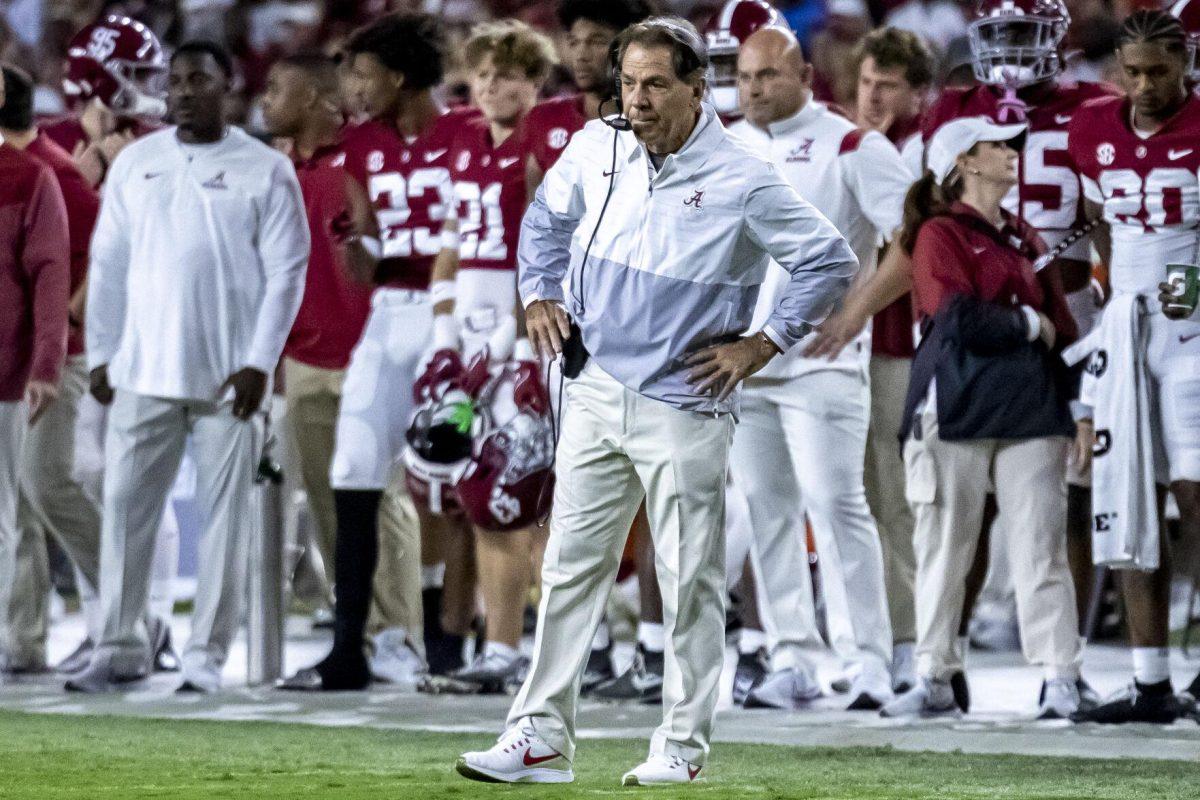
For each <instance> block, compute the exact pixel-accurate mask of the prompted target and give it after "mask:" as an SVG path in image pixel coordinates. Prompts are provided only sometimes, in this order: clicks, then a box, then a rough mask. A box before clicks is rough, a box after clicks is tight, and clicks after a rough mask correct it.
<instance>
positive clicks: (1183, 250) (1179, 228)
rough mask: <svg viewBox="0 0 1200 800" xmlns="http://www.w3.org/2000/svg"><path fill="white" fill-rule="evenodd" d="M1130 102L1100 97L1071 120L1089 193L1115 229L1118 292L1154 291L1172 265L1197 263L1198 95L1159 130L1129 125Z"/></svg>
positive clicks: (1073, 147)
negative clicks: (1138, 130)
mask: <svg viewBox="0 0 1200 800" xmlns="http://www.w3.org/2000/svg"><path fill="white" fill-rule="evenodd" d="M1130 110H1131V109H1130V104H1129V100H1128V99H1126V98H1121V97H1113V98H1105V99H1103V100H1095V101H1093V102H1091V103H1088V104H1087V105H1085V106H1084V107H1083V108H1081V109H1079V111H1078V112H1076V114H1075V118H1074V119H1073V120H1072V121H1071V128H1070V138H1069V143H1068V147H1069V148H1070V155H1071V158H1072V160H1073V161H1074V164H1075V166H1076V168H1077V169H1078V170H1079V174H1080V175H1081V176H1082V177H1083V189H1084V193H1085V194H1086V196H1087V198H1088V199H1089V200H1091V201H1092V202H1095V203H1103V205H1104V219H1105V221H1106V222H1107V223H1108V224H1109V226H1110V228H1111V231H1112V263H1111V264H1110V265H1109V273H1110V274H1109V280H1110V282H1111V283H1112V287H1113V290H1114V291H1121V292H1136V293H1140V294H1148V295H1151V296H1156V295H1157V294H1158V284H1159V283H1160V282H1161V281H1162V280H1163V277H1164V276H1165V274H1166V271H1165V267H1166V265H1167V264H1175V263H1188V264H1195V263H1196V257H1197V245H1198V242H1197V225H1198V224H1200V98H1198V97H1197V96H1196V95H1194V94H1193V95H1190V96H1189V97H1188V99H1187V101H1186V102H1185V103H1184V106H1183V108H1181V109H1180V110H1179V111H1178V112H1177V113H1176V114H1175V116H1173V117H1171V119H1169V120H1167V122H1166V124H1164V125H1163V126H1162V128H1160V129H1159V130H1158V131H1157V132H1156V133H1154V134H1152V135H1150V136H1143V135H1139V134H1137V133H1135V132H1134V131H1133V129H1132V127H1131V120H1130Z"/></svg>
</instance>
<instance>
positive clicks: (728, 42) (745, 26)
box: [704, 0, 788, 116]
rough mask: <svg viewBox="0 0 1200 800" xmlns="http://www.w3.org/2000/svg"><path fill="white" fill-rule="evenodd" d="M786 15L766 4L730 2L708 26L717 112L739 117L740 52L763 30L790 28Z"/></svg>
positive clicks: (749, 0)
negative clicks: (744, 44) (738, 58)
mask: <svg viewBox="0 0 1200 800" xmlns="http://www.w3.org/2000/svg"><path fill="white" fill-rule="evenodd" d="M787 26H788V24H787V21H786V20H784V18H783V15H782V14H780V13H779V11H778V10H777V9H776V8H775V7H774V6H773V5H771V4H770V3H768V2H766V0H728V2H727V3H725V5H723V6H722V7H721V10H720V11H718V12H717V13H715V14H713V16H712V19H710V20H709V21H708V24H707V25H705V26H704V41H705V44H706V45H708V59H709V63H710V64H711V65H712V69H711V72H710V74H709V80H708V86H709V90H710V91H711V92H712V102H713V105H714V106H715V107H716V109H717V111H718V112H719V113H721V114H724V115H726V116H730V115H734V114H738V113H739V109H738V92H737V57H738V48H739V47H741V46H742V44H743V43H744V42H745V41H746V40H747V39H749V38H750V36H751V34H753V33H754V32H755V31H757V30H759V29H760V28H786V27H787Z"/></svg>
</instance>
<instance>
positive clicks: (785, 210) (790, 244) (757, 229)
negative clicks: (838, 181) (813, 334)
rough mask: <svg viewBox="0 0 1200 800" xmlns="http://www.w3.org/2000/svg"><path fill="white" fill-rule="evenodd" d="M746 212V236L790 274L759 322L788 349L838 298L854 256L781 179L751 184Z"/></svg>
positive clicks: (852, 267)
mask: <svg viewBox="0 0 1200 800" xmlns="http://www.w3.org/2000/svg"><path fill="white" fill-rule="evenodd" d="M745 217H746V227H747V233H748V234H749V236H750V239H751V240H752V241H753V242H754V243H755V244H757V245H758V246H759V247H761V248H762V249H763V250H765V251H766V252H767V253H768V254H770V256H771V257H772V258H774V259H775V260H776V261H777V262H778V263H779V265H780V266H782V267H783V268H784V269H785V270H787V271H788V273H789V274H790V275H791V278H790V280H789V281H788V284H787V287H786V288H785V289H784V290H783V295H782V296H781V297H780V298H779V302H778V303H777V304H776V305H775V308H774V309H773V310H772V311H771V315H770V316H769V317H768V318H767V323H766V325H765V326H764V327H763V333H765V334H766V335H767V336H768V337H769V338H770V339H771V341H772V342H774V343H775V344H776V345H777V346H778V347H779V349H780V350H782V351H784V352H786V351H787V350H788V349H789V348H791V347H792V345H794V344H796V342H798V341H800V340H801V339H803V338H804V336H805V335H806V334H807V333H808V332H809V331H811V330H812V329H813V327H814V326H815V325H817V324H818V323H820V322H821V321H822V320H824V319H825V316H826V315H827V314H828V313H829V310H830V309H831V308H832V307H833V306H834V304H835V303H837V302H838V301H839V300H841V298H842V296H843V295H844V294H845V293H846V289H847V288H849V286H850V280H851V278H853V277H854V274H855V272H857V270H858V259H857V258H855V256H854V252H853V251H852V250H851V249H850V245H849V244H847V243H846V240H845V239H844V238H842V235H841V234H840V233H838V231H837V229H836V228H835V227H833V223H831V222H830V221H829V220H828V219H826V218H825V217H824V215H822V214H821V212H820V211H817V209H815V208H813V206H812V205H810V204H809V203H808V202H806V201H805V200H804V199H803V198H801V197H800V195H799V194H797V193H796V191H795V190H794V189H792V187H790V186H788V185H787V184H785V183H783V182H782V181H774V182H770V183H767V184H766V185H763V186H758V187H756V188H754V189H752V190H751V191H750V193H749V195H748V196H747V198H746V210H745Z"/></svg>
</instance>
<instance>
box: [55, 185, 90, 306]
mask: <svg viewBox="0 0 1200 800" xmlns="http://www.w3.org/2000/svg"><path fill="white" fill-rule="evenodd" d="M57 177H58V185H59V188H61V189H62V195H63V201H64V203H65V204H66V208H67V225H68V228H69V232H70V246H71V287H72V288H74V287H77V286H79V284H81V283H82V282H83V279H84V276H85V275H86V274H87V261H88V246H89V244H90V243H91V240H92V229H93V228H95V227H96V217H97V215H99V213H100V196H99V195H98V194H97V193H96V190H95V189H93V188H92V187H91V186H90V185H89V184H88V182H87V181H86V180H84V177H83V176H82V175H80V174H79V173H78V172H75V173H74V174H63V173H61V172H60V173H58V174H57Z"/></svg>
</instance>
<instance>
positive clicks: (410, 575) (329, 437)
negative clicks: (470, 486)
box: [284, 358, 424, 652]
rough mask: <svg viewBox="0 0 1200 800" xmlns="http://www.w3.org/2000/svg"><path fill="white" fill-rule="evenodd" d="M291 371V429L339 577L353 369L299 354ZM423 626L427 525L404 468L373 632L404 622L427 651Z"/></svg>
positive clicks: (377, 586) (390, 513)
mask: <svg viewBox="0 0 1200 800" xmlns="http://www.w3.org/2000/svg"><path fill="white" fill-rule="evenodd" d="M284 370H285V373H284V375H285V379H284V386H285V398H286V400H287V420H288V429H289V431H290V433H291V436H292V441H293V445H294V447H295V452H296V456H297V460H298V461H299V466H300V479H301V483H302V484H303V486H304V491H305V494H306V495H307V496H308V505H309V508H310V509H311V510H312V515H313V522H314V523H315V524H314V525H313V528H314V530H315V531H316V545H317V549H318V551H320V553H321V560H322V561H323V562H324V564H325V575H326V577H327V578H328V579H329V581H330V582H332V579H333V574H334V542H335V541H336V540H337V513H336V512H335V510H334V505H333V489H332V488H330V482H329V469H330V466H331V465H332V463H333V452H334V444H335V439H336V435H335V434H336V431H337V421H338V410H339V407H340V404H341V399H342V384H343V381H344V379H345V375H346V373H345V370H333V369H322V368H320V367H314V366H310V365H308V364H305V363H303V362H300V361H296V360H295V359H291V358H287V359H284ZM423 626H424V614H423V610H422V607H421V528H420V525H419V524H418V521H417V511H416V508H415V507H414V506H413V503H412V499H411V498H410V497H409V496H408V491H407V490H406V489H405V486H404V472H403V470H402V469H396V470H395V473H394V474H393V476H392V480H391V482H390V483H389V484H388V488H387V489H386V490H385V491H384V495H383V501H382V503H381V504H380V507H379V566H378V567H377V568H376V570H375V581H374V597H373V599H372V602H371V616H370V619H369V621H368V624H367V630H368V632H369V633H373V634H374V633H378V632H379V631H382V630H385V629H388V628H404V629H405V630H407V631H409V632H410V633H412V642H413V644H414V645H415V646H416V647H417V649H418V651H419V652H423V640H422V636H421V631H422V629H423Z"/></svg>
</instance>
